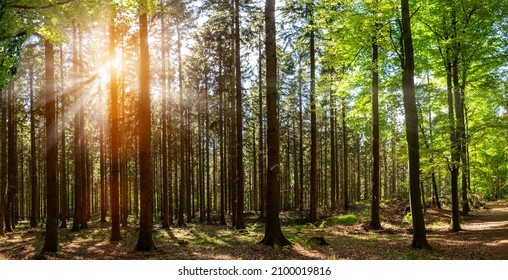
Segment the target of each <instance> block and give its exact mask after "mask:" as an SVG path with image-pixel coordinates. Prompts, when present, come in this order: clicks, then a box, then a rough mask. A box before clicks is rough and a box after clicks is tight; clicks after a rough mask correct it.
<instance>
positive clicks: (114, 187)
mask: <svg viewBox="0 0 508 280" xmlns="http://www.w3.org/2000/svg"><path fill="white" fill-rule="evenodd" d="M115 15H116V11H115V9H114V8H113V9H112V13H111V19H110V24H109V60H110V70H109V71H110V76H111V82H110V89H111V93H110V94H111V95H110V98H109V102H110V116H109V119H110V136H109V137H110V143H111V159H110V161H111V182H110V200H111V202H110V204H111V238H110V240H111V241H118V240H121V239H122V237H121V235H120V205H119V193H120V191H119V188H120V185H119V184H120V182H119V176H120V170H119V167H120V166H119V154H118V153H119V151H118V149H119V144H120V143H119V142H120V132H119V130H118V82H117V76H116V68H115V66H114V63H113V62H114V60H115V58H116V51H115V48H116V30H115Z"/></svg>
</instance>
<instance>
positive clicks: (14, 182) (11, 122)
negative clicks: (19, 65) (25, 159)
mask: <svg viewBox="0 0 508 280" xmlns="http://www.w3.org/2000/svg"><path fill="white" fill-rule="evenodd" d="M7 109H8V110H7V115H8V123H7V124H8V131H7V173H8V174H7V201H6V206H5V212H4V215H5V231H6V232H13V231H14V227H15V198H16V193H17V191H18V155H17V154H18V152H17V148H16V130H17V127H16V112H15V93H14V84H13V83H12V82H11V83H10V84H9V86H8V88H7Z"/></svg>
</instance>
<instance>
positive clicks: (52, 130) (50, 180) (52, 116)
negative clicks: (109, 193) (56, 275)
mask: <svg viewBox="0 0 508 280" xmlns="http://www.w3.org/2000/svg"><path fill="white" fill-rule="evenodd" d="M44 49H45V66H46V77H45V81H46V87H45V97H46V102H45V103H46V110H45V112H46V113H45V114H46V205H47V206H46V207H47V220H46V235H45V239H44V247H43V248H42V252H41V253H45V252H57V251H58V213H59V210H58V208H59V207H58V202H59V201H58V185H57V165H58V161H57V159H58V149H57V139H58V138H57V126H56V92H55V60H54V51H53V44H52V43H51V42H50V41H49V40H45V41H44Z"/></svg>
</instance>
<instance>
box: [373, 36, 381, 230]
mask: <svg viewBox="0 0 508 280" xmlns="http://www.w3.org/2000/svg"><path fill="white" fill-rule="evenodd" d="M378 48H379V47H378V44H377V36H376V35H374V36H373V37H372V158H373V164H372V204H371V211H370V212H371V216H370V228H371V229H374V230H378V229H380V228H381V221H380V218H379V198H380V195H381V193H380V190H381V182H380V181H381V180H380V176H379V175H380V174H379V59H378Z"/></svg>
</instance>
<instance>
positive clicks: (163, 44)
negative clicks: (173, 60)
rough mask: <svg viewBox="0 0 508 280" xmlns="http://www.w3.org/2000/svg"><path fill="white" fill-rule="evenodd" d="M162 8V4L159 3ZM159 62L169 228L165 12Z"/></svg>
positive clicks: (165, 213)
mask: <svg viewBox="0 0 508 280" xmlns="http://www.w3.org/2000/svg"><path fill="white" fill-rule="evenodd" d="M161 9H162V5H161ZM160 18H161V19H160V20H161V62H162V71H161V80H162V140H161V145H162V149H161V150H162V151H161V152H162V174H161V175H162V228H164V229H168V228H169V205H168V202H169V199H168V196H169V194H168V193H169V191H168V185H169V182H168V177H169V174H168V173H169V170H168V169H169V167H168V139H167V138H168V134H167V126H168V124H167V122H168V120H167V118H168V114H167V106H168V105H167V103H168V100H167V95H168V86H167V78H166V23H165V18H166V17H165V14H164V12H163V13H162V14H161V17H160Z"/></svg>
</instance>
